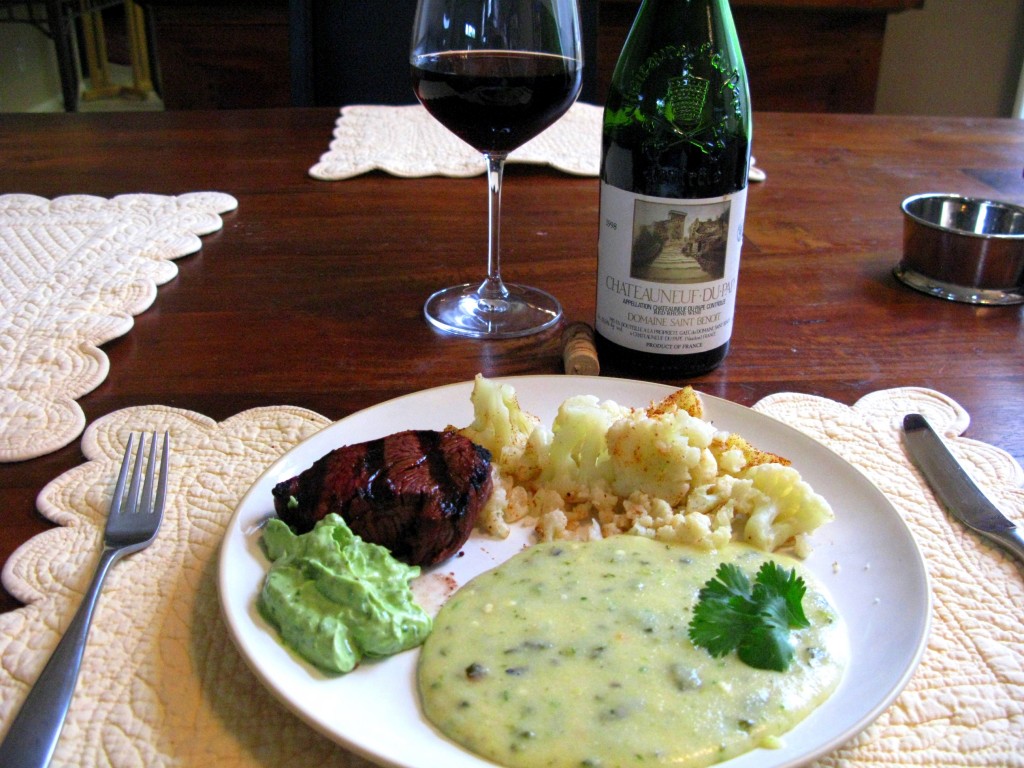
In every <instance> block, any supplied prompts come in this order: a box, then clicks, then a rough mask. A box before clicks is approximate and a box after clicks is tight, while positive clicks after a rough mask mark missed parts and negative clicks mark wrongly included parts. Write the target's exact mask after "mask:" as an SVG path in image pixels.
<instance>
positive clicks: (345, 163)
mask: <svg viewBox="0 0 1024 768" xmlns="http://www.w3.org/2000/svg"><path fill="white" fill-rule="evenodd" d="M602 116H603V108H602V107H597V106H594V105H593V104H585V103H583V102H579V101H578V102H576V103H575V104H573V105H572V106H571V107H570V108H569V111H568V112H566V113H565V114H564V115H563V116H562V117H561V118H559V119H558V121H556V122H555V123H554V124H553V125H552V126H551V127H550V128H548V129H547V130H545V131H544V132H542V133H541V134H539V135H537V136H536V137H534V138H533V139H531V140H530V141H528V142H527V143H526V144H524V145H523V146H521V147H520V148H519V149H517V150H515V151H514V152H512V153H511V154H510V155H509V156H508V162H510V163H528V164H533V165H547V166H551V167H552V168H557V169H558V170H560V171H564V172H565V173H569V174H573V175H577V176H597V175H598V173H599V172H600V170H601V121H602ZM750 162H751V167H750V181H764V180H765V179H766V178H767V177H766V175H765V173H764V171H763V170H762V169H761V168H758V167H756V166H754V159H753V158H751V161H750ZM485 170H486V165H485V163H484V160H483V157H482V156H481V154H480V153H479V152H477V151H476V150H475V149H473V148H472V147H470V146H469V145H468V144H466V143H465V142H464V141H462V140H461V139H459V138H457V137H456V136H455V135H454V134H453V133H451V132H450V131H449V130H448V129H447V128H445V127H444V126H443V125H441V124H440V123H439V122H437V121H436V120H435V119H434V118H432V117H431V116H430V114H429V113H428V112H427V110H426V109H425V108H424V107H423V106H421V105H419V104H414V105H409V106H401V107H392V106H378V105H358V106H350V107H342V109H341V115H340V116H339V117H338V119H337V121H336V122H335V126H334V138H333V140H332V141H331V143H330V145H329V147H328V150H327V152H325V153H324V154H323V155H321V156H320V160H319V162H317V163H316V164H314V165H313V167H312V168H310V169H309V175H310V176H312V177H313V178H315V179H321V180H323V181H341V180H343V179H350V178H352V177H353V176H359V175H360V174H363V173H368V172H369V171H385V172H386V173H390V174H391V175H392V176H402V177H419V176H454V177H467V176H477V175H479V174H482V173H484V171H485Z"/></svg>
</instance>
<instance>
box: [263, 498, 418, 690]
mask: <svg viewBox="0 0 1024 768" xmlns="http://www.w3.org/2000/svg"><path fill="white" fill-rule="evenodd" d="M263 545H264V547H265V548H266V552H267V556H268V557H269V558H270V559H271V561H273V564H272V565H271V566H270V571H269V572H268V573H267V577H266V580H265V581H264V583H263V590H262V592H261V593H260V599H259V608H260V612H261V613H262V614H263V616H264V617H265V618H266V619H267V621H269V622H271V623H272V624H273V625H274V626H275V627H277V629H278V631H279V632H280V633H281V637H282V639H283V640H284V642H285V643H286V644H287V645H288V646H290V647H291V648H292V649H293V650H295V651H296V652H298V653H299V655H301V656H302V657H303V658H305V659H307V660H308V661H310V662H312V663H313V664H315V665H316V666H318V667H320V668H321V669H324V670H327V671H330V672H340V673H344V672H349V671H351V670H352V669H353V668H354V667H355V666H356V665H357V664H358V663H359V661H360V659H362V658H363V657H364V656H365V657H369V658H375V657H382V656H390V655H391V654H394V653H398V652H399V651H404V650H406V649H408V648H414V647H415V646H417V645H420V644H421V643H422V642H423V641H424V640H425V639H426V637H427V635H428V634H430V629H431V624H432V622H431V618H430V616H428V615H427V614H426V613H425V612H424V611H423V609H422V608H420V607H419V606H418V605H417V604H416V603H415V601H414V599H413V594H412V590H411V589H410V588H409V581H410V580H412V579H414V578H416V577H417V576H419V574H420V569H419V567H418V566H409V565H406V564H405V563H401V562H399V561H398V560H396V559H395V558H393V557H392V556H391V553H390V552H388V550H387V549H385V548H384V547H381V546H379V545H377V544H369V543H367V542H364V541H363V540H362V539H361V538H360V537H359V536H356V535H355V534H354V533H352V531H351V530H349V527H348V526H347V525H346V524H345V521H344V520H342V519H341V517H339V516H338V515H334V514H331V515H327V516H326V517H325V518H324V519H323V520H321V521H320V522H319V523H317V524H316V527H315V528H314V529H313V530H312V531H310V532H309V533H304V534H302V535H300V536H297V535H296V534H294V533H292V531H291V529H290V528H289V527H288V526H287V525H286V524H285V523H284V522H282V521H281V520H279V519H277V518H274V519H271V520H270V521H268V522H267V525H266V527H265V528H264V530H263Z"/></svg>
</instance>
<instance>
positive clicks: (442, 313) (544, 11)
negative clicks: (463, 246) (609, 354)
mask: <svg viewBox="0 0 1024 768" xmlns="http://www.w3.org/2000/svg"><path fill="white" fill-rule="evenodd" d="M409 62H410V65H411V69H412V83H413V90H414V91H415V93H416V97H417V98H418V99H419V100H420V102H421V103H422V104H423V106H424V107H425V108H426V110H427V111H428V112H429V113H430V114H431V115H432V116H433V117H434V118H435V119H436V120H437V121H438V122H439V123H441V124H442V125H443V126H444V127H445V128H447V129H448V130H449V131H451V132H452V133H454V134H455V135H456V136H458V137H459V138H461V139H462V140H463V141H465V142H466V143H467V144H469V145H470V146H472V147H473V148H475V149H477V150H478V151H480V152H482V153H483V155H484V158H485V159H486V161H487V183H488V190H489V198H488V213H489V218H488V249H487V277H486V278H485V279H484V281H483V282H480V283H465V284H463V285H456V286H453V287H450V288H444V289H442V290H440V291H437V292H436V293H434V294H433V295H432V296H430V298H429V299H427V302H426V304H425V305H424V307H423V313H424V316H425V317H426V318H427V320H428V321H429V322H430V323H431V324H432V325H433V326H434V327H435V328H438V329H440V330H442V331H444V332H446V333H452V334H456V335H461V336H472V337H476V338H512V337H516V336H526V335H528V334H531V333H536V332H538V331H542V330H545V329H547V328H550V327H552V326H553V325H555V324H556V323H557V322H558V321H559V320H560V319H561V317H562V307H561V305H560V304H559V303H558V300H557V299H555V298H554V297H553V296H551V295H550V294H549V293H547V292H545V291H542V290H539V289H537V288H532V287H530V286H525V285H518V284H513V283H506V282H505V281H504V280H503V279H502V276H501V258H500V237H499V232H500V228H501V227H500V221H501V184H502V174H503V170H504V163H505V158H506V156H507V155H508V154H509V153H510V152H512V151H513V150H515V149H516V148H518V147H519V146H521V145H522V144H524V143H526V142H527V141H529V140H530V139H532V138H533V137H534V136H536V135H537V134H539V133H541V132H542V131H543V130H544V129H545V128H547V127H548V126H550V125H551V124H552V123H553V122H555V121H556V120H557V119H558V118H559V117H561V116H562V115H563V114H564V113H565V112H566V110H568V109H569V107H570V106H572V103H573V102H574V101H575V100H576V97H577V96H578V95H579V91H580V84H581V81H582V69H583V55H582V49H581V43H580V22H579V7H578V4H577V1H576V0H460V2H451V1H450V0H419V3H418V7H417V10H416V21H415V24H414V26H413V36H412V48H411V52H410V56H409Z"/></svg>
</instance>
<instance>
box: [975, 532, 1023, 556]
mask: <svg viewBox="0 0 1024 768" xmlns="http://www.w3.org/2000/svg"><path fill="white" fill-rule="evenodd" d="M981 533H982V534H983V535H984V536H988V538H989V539H991V540H992V541H994V542H995V543H996V544H999V545H1000V546H1002V547H1004V548H1005V549H1006V550H1007V551H1008V552H1009V553H1010V554H1011V555H1013V556H1014V557H1016V558H1017V560H1018V562H1020V563H1021V564H1022V565H1024V536H1021V534H1020V529H1019V528H1007V529H1006V530H1005V531H984V532H981Z"/></svg>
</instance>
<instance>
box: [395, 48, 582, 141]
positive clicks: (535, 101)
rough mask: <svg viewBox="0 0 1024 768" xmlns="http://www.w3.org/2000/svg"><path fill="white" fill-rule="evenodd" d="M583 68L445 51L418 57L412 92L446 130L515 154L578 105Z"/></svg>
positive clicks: (550, 57)
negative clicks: (573, 106) (513, 151)
mask: <svg viewBox="0 0 1024 768" xmlns="http://www.w3.org/2000/svg"><path fill="white" fill-rule="evenodd" d="M581 76H582V72H581V67H580V63H579V62H578V61H576V60H574V59H570V58H568V57H565V56H558V55H555V54H550V53H532V52H526V51H445V52H443V53H437V54H432V55H429V56H422V57H420V58H419V59H418V60H417V62H416V64H415V65H414V66H413V68H412V80H413V90H414V91H415V92H416V97H417V98H418V99H419V100H420V102H422V104H423V106H424V107H426V108H427V111H428V112H430V114H431V115H432V116H433V117H434V119H435V120H437V121H438V122H439V123H441V124H442V125H443V126H444V127H445V128H447V129H448V130H449V131H451V132H452V133H454V134H455V135H456V136H458V137H459V138H460V139H462V140H463V141H465V142H466V143H467V144H469V145H470V146H471V147H474V148H475V149H478V150H480V151H481V152H506V153H507V152H511V151H512V150H514V149H516V148H517V147H519V146H520V145H522V144H525V143H526V142H527V141H529V140H530V139H532V138H533V137H534V136H536V135H537V134H538V133H540V132H541V131H543V130H544V129H545V128H547V127H548V126H549V125H551V124H552V123H553V122H554V121H555V120H557V119H558V118H559V117H560V116H561V115H562V114H563V113H564V112H565V111H566V110H567V109H568V108H569V107H570V106H571V105H572V103H573V102H574V101H575V100H576V94H577V93H578V92H579V89H580V78H581Z"/></svg>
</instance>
